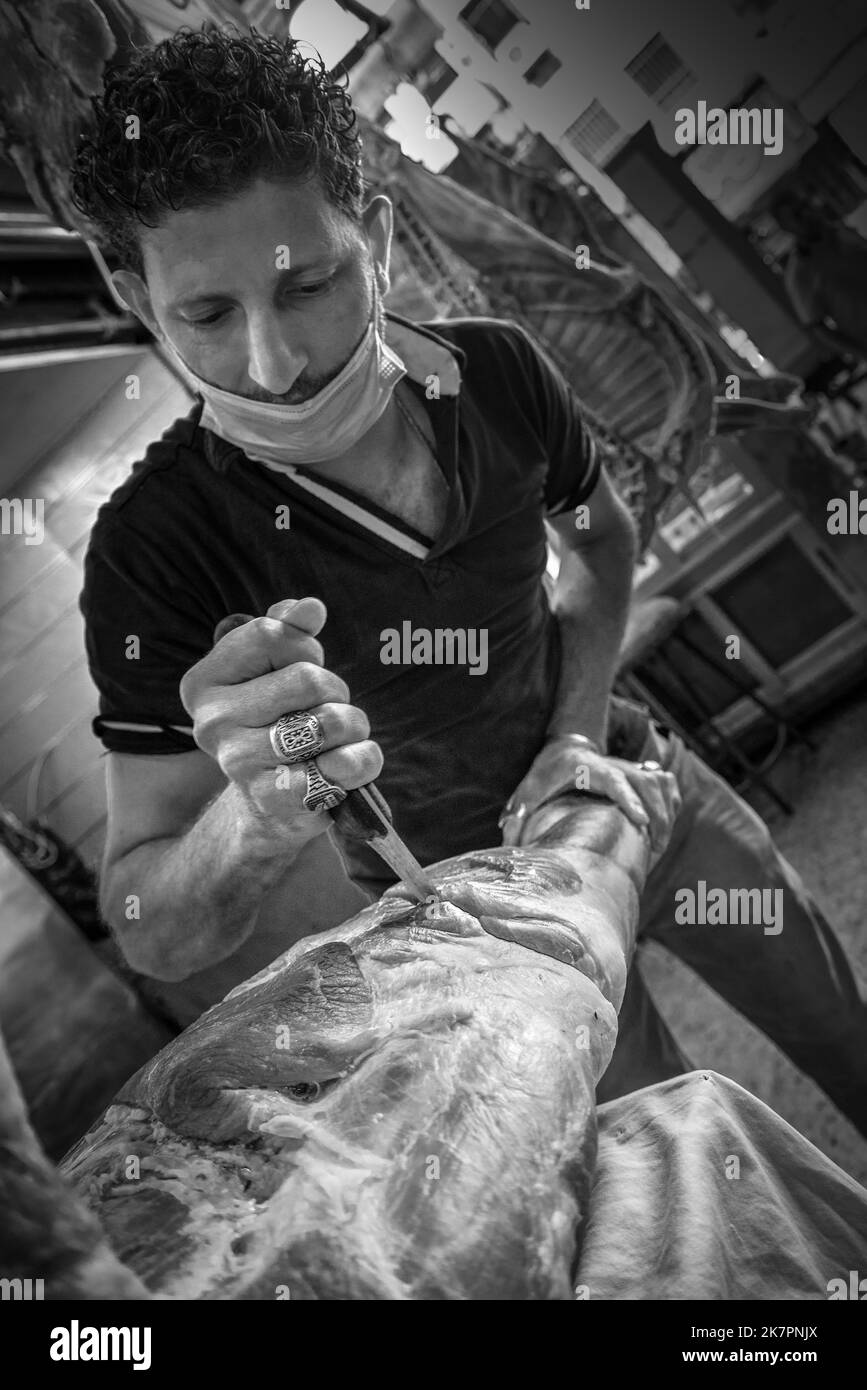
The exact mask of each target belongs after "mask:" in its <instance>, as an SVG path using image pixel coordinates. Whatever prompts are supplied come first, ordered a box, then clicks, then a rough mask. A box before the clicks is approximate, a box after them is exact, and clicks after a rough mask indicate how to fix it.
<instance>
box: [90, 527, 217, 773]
mask: <svg viewBox="0 0 867 1390" xmlns="http://www.w3.org/2000/svg"><path fill="white" fill-rule="evenodd" d="M79 607H80V609H81V612H82V614H83V616H84V622H85V645H86V650H87V661H88V666H89V668H90V674H91V677H92V679H93V681H94V683H95V685H96V687H97V690H98V692H99V715H98V716H97V718H95V719H94V721H93V731H94V733H95V734H96V735H97V737H98V738H100V739H101V740H102V742H103V744H104V745H105V747H106V748H107V749H108V750H109V752H113V753H186V752H192V751H194V750H195V748H196V746H197V745H196V743H195V741H194V739H193V736H192V728H191V722H190V717H189V715H188V714H187V712H186V710H185V709H184V707H183V704H182V703H181V697H180V682H181V679H182V677H183V676H184V675H185V673H186V672H187V671H188V670H189V669H190V667H191V666H193V665H195V663H196V662H197V661H199V660H201V658H202V657H203V656H204V655H205V653H206V652H207V651H208V649H209V647H210V643H211V637H212V632H211V630H210V624H209V621H208V618H207V615H206V614H205V612H204V609H203V607H202V606H201V605H200V604H198V603H197V602H196V600H195V597H194V595H193V594H191V592H190V589H189V585H187V584H185V583H184V582H183V579H182V577H181V576H180V575H179V574H178V573H177V572H175V571H174V569H173V567H172V566H171V564H170V562H169V561H168V559H167V557H166V555H165V553H164V552H163V551H160V549H159V548H158V547H157V546H156V545H155V544H154V542H153V540H151V539H149V538H148V536H147V535H145V534H143V533H142V532H141V531H139V530H133V529H132V528H131V527H129V526H127V525H126V524H125V523H123V522H121V521H120V520H119V519H118V518H117V517H116V516H113V515H109V516H108V517H103V516H101V517H100V518H98V520H97V523H96V525H95V527H94V530H93V532H92V534H91V538H90V544H89V547H88V550H87V554H86V556H85V561H84V587H83V589H82V592H81V595H80V597H79Z"/></svg>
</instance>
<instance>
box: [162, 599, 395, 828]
mask: <svg viewBox="0 0 867 1390" xmlns="http://www.w3.org/2000/svg"><path fill="white" fill-rule="evenodd" d="M326 617H327V613H326V609H325V605H324V604H323V603H320V601H319V600H318V599H314V598H305V599H300V600H292V599H284V600H282V601H281V602H280V603H275V604H273V605H272V607H271V608H269V609H268V613H267V615H266V616H265V617H264V618H254V619H253V620H252V621H251V622H248V623H245V624H244V625H243V626H242V627H238V628H236V629H235V630H234V631H231V632H228V633H227V634H226V636H225V637H223V638H222V639H221V640H220V641H219V642H217V644H216V646H215V647H214V648H213V650H212V651H210V652H209V653H208V655H207V656H205V657H203V658H202V660H201V661H199V662H197V663H196V665H195V666H193V667H191V668H190V670H189V671H188V672H187V673H186V675H185V676H184V678H183V680H182V681H181V687H180V693H181V700H182V701H183V704H184V708H185V709H186V710H187V712H188V713H189V715H190V717H191V719H192V721H193V737H194V738H195V740H196V743H197V744H198V746H199V747H200V748H201V749H202V750H203V751H204V752H205V753H208V754H209V755H210V756H211V757H212V758H213V759H214V760H215V761H216V762H217V763H218V764H219V766H220V768H221V769H222V772H223V774H224V776H225V777H227V778H228V779H229V781H230V782H232V783H234V784H235V785H237V786H238V787H239V788H240V789H241V791H242V792H243V793H244V796H245V799H246V801H247V802H248V803H249V805H250V806H251V807H252V808H253V809H254V810H255V811H256V812H258V814H259V815H260V816H262V817H264V818H266V819H267V820H268V821H269V822H273V823H274V824H280V825H283V826H285V827H286V828H287V829H291V830H293V831H295V832H296V833H299V832H300V833H301V834H302V835H303V836H304V837H305V838H310V839H312V838H313V837H314V836H315V835H317V834H320V833H321V832H322V831H324V830H327V829H328V826H329V824H330V818H329V817H328V816H323V815H321V814H318V813H316V812H314V811H309V810H307V809H305V807H304V805H303V798H304V795H305V793H306V790H307V776H306V772H305V765H304V764H303V763H299V764H297V765H294V766H291V767H290V766H288V765H287V764H283V763H280V762H278V760H277V758H276V757H275V755H274V750H273V749H272V747H271V740H270V738H269V734H268V731H269V728H270V726H271V725H272V724H273V723H274V722H275V721H276V720H277V719H279V718H280V716H281V715H282V714H290V713H292V712H293V711H295V710H308V711H310V712H311V713H312V714H315V715H316V717H317V719H318V720H319V723H320V726H321V728H322V733H323V736H324V739H325V749H324V751H323V752H322V753H320V754H318V755H317V758H316V762H317V765H318V767H319V768H320V770H321V772H322V775H323V777H326V778H327V779H328V780H329V781H330V782H333V783H334V784H336V785H337V786H339V787H342V788H344V790H346V791H349V790H351V789H352V788H353V787H360V786H363V785H364V784H365V783H366V782H370V781H372V780H373V779H374V778H375V777H377V776H378V775H379V773H380V771H381V770H382V753H381V751H380V749H379V745H378V744H376V743H373V742H371V740H370V739H369V737H368V735H369V734H370V725H369V723H368V720H367V716H366V715H365V714H364V713H363V711H362V710H360V709H358V708H357V707H356V706H355V705H351V704H350V703H349V690H348V688H347V686H346V683H345V681H342V680H341V679H340V677H339V676H337V675H335V674H334V672H332V671H327V670H325V668H324V664H323V662H324V655H323V650H322V646H321V645H320V643H319V642H318V641H317V640H316V635H317V633H319V632H321V631H322V628H323V626H324V624H325V619H326Z"/></svg>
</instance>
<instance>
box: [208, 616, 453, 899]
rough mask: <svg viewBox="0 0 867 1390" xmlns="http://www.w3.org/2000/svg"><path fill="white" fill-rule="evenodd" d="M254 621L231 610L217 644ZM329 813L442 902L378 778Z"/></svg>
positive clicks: (419, 892) (422, 892)
mask: <svg viewBox="0 0 867 1390" xmlns="http://www.w3.org/2000/svg"><path fill="white" fill-rule="evenodd" d="M252 621H253V617H252V614H250V613H230V614H229V616H228V617H226V618H221V620H220V622H218V623H217V626H216V627H215V628H214V646H216V644H217V643H218V642H219V641H220V640H221V638H223V637H225V636H226V633H227V632H232V631H233V630H234V629H235V628H236V627H242V626H243V625H244V623H249V622H252ZM281 621H282V620H281ZM289 626H291V624H289ZM302 630H303V629H302ZM329 815H330V816H331V818H332V820H333V821H334V824H335V827H336V828H337V829H338V830H339V831H340V832H341V834H342V835H345V836H347V837H348V838H349V839H353V840H361V841H363V842H364V843H365V844H368V845H370V847H371V849H373V850H375V851H376V853H377V854H378V855H379V857H380V859H384V860H385V862H386V864H387V865H388V866H389V868H390V869H393V870H394V872H395V873H396V874H397V876H398V878H399V879H400V880H401V882H402V883H405V884H406V885H407V887H408V888H410V889H411V890H412V894H413V897H415V898H417V899H418V901H419V902H422V903H423V902H426V901H428V900H429V899H433V900H435V901H436V902H439V900H440V898H439V893H438V892H437V889H436V888H435V887H434V885H433V883H431V881H430V879H429V878H428V876H427V874H426V873H425V871H424V869H423V868H422V866H421V864H420V863H419V862H418V860H417V859H416V857H415V855H414V854H413V853H412V851H411V850H410V849H409V847H408V846H407V845H406V844H405V843H404V841H403V840H402V839H401V837H400V836H399V835H398V833H397V831H396V830H395V828H394V821H393V818H392V814H391V808H390V807H389V804H388V802H387V801H386V799H385V797H384V796H383V794H382V792H381V791H380V790H379V788H378V786H377V785H376V783H375V782H367V783H366V784H365V785H364V786H363V787H355V788H354V789H353V790H352V791H348V792H347V793H346V798H345V800H344V801H341V803H340V805H339V806H335V807H334V808H333V810H331V811H330V812H329Z"/></svg>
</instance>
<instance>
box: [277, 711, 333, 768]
mask: <svg viewBox="0 0 867 1390" xmlns="http://www.w3.org/2000/svg"><path fill="white" fill-rule="evenodd" d="M268 734H269V736H270V739H271V747H272V748H273V750H274V754H275V757H277V758H278V759H279V761H280V762H281V763H304V762H307V760H308V758H315V757H316V756H317V754H319V753H321V752H322V749H323V747H324V746H325V739H324V738H323V736H322V726H321V724H320V723H319V720H318V719H317V718H316V715H315V714H310V713H309V711H308V710H297V711H296V712H295V713H294V714H283V715H281V716H280V718H279V719H278V720H277V722H276V723H275V724H272V725H271V728H270V729H269V730H268Z"/></svg>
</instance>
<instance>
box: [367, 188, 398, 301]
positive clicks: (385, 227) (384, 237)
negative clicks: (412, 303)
mask: <svg viewBox="0 0 867 1390" xmlns="http://www.w3.org/2000/svg"><path fill="white" fill-rule="evenodd" d="M361 217H362V222H363V224H364V230H365V231H366V233H367V239H368V242H369V244H370V252H371V255H372V256H373V259H374V261H375V262H376V265H377V268H378V272H379V276H380V292H381V293H382V294H383V295H386V294H387V293H388V286H389V261H390V259H391V235H392V229H393V227H394V208H393V206H392V202H391V199H390V198H387V197H386V195H385V194H384V193H378V194H377V195H376V197H375V198H372V199H371V200H370V202H369V203H368V205H367V207H366V208H365V209H364V212H363V213H362V214H361Z"/></svg>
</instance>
